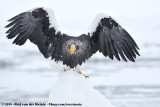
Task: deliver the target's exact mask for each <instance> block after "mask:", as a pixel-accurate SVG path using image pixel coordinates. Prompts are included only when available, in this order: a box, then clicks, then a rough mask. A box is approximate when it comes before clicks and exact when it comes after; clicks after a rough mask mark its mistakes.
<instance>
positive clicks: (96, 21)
mask: <svg viewBox="0 0 160 107" xmlns="http://www.w3.org/2000/svg"><path fill="white" fill-rule="evenodd" d="M102 18H110V16H109V15H107V14H104V13H99V14H97V15H96V17H95V18H94V19H93V21H92V23H91V24H90V26H89V29H88V32H89V33H90V34H92V33H93V32H95V30H96V28H97V26H98V24H99V23H100V21H101V19H102Z"/></svg>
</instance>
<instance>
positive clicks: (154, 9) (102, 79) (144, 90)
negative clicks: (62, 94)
mask: <svg viewBox="0 0 160 107" xmlns="http://www.w3.org/2000/svg"><path fill="white" fill-rule="evenodd" d="M14 4H15V5H14ZM159 4H160V1H158V0H147V1H146V0H141V1H140V0H134V1H128V0H120V1H114V0H110V1H108V0H105V1H103V0H97V1H93V0H88V1H85V0H84V1H83V0H81V1H75V0H67V1H61V0H57V1H56V0H35V1H34V2H33V1H32V0H27V1H22V0H13V1H10V0H5V1H3V2H1V4H0V14H1V16H2V15H3V17H1V20H0V102H47V100H48V96H49V93H50V91H51V89H52V87H53V86H54V84H55V82H56V80H57V79H58V78H59V74H58V73H56V72H53V71H52V69H51V67H50V65H49V63H50V62H49V60H46V59H44V58H43V56H42V55H41V54H40V52H39V51H38V49H37V47H36V46H34V45H32V44H31V43H27V44H25V45H24V46H23V47H19V46H14V45H12V44H11V41H12V40H7V39H6V38H5V34H4V32H5V30H6V29H4V28H3V27H4V26H5V25H6V24H7V22H6V20H7V19H9V18H11V17H12V16H14V15H16V14H18V13H20V12H23V11H25V10H30V9H32V8H34V7H40V6H47V7H48V6H49V7H51V8H53V9H54V12H55V15H56V19H57V21H58V24H59V27H60V29H61V30H62V31H63V32H64V33H67V34H71V32H73V34H74V35H78V34H81V33H83V32H87V28H88V26H89V25H90V22H92V19H93V18H94V17H95V15H96V14H97V13H98V12H103V13H107V14H109V15H111V16H113V17H114V18H115V19H117V20H118V22H119V23H120V24H121V25H122V26H123V27H124V28H125V29H126V30H127V31H128V32H129V33H130V34H131V35H132V37H133V38H134V39H135V41H136V42H137V44H138V45H139V47H140V49H141V50H140V54H141V56H140V57H137V60H136V63H132V62H128V63H125V62H123V61H122V62H119V61H116V60H114V61H111V60H110V59H108V58H104V57H103V56H102V55H101V54H96V55H94V56H93V57H92V58H91V59H90V60H89V61H87V62H86V63H85V64H83V66H82V72H83V73H84V74H86V75H89V76H90V78H89V79H88V82H89V83H90V84H91V85H93V87H94V88H95V89H96V90H98V91H99V92H101V93H102V94H103V95H104V96H106V97H107V98H108V99H109V100H110V101H111V103H112V104H113V105H115V107H160V56H159V54H160V15H159V14H158V13H159V11H160V7H159ZM84 88H85V87H84Z"/></svg>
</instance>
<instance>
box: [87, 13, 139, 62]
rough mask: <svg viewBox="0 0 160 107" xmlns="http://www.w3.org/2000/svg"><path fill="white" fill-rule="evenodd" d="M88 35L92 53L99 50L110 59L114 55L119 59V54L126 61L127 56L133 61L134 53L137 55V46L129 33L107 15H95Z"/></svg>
mask: <svg viewBox="0 0 160 107" xmlns="http://www.w3.org/2000/svg"><path fill="white" fill-rule="evenodd" d="M89 35H90V36H91V37H90V39H91V43H90V44H91V47H92V54H93V53H95V52H97V51H98V50H99V52H102V53H103V55H104V56H106V57H107V56H108V57H109V58H111V59H112V60H113V58H114V57H116V58H117V59H118V60H120V56H121V58H122V59H123V60H124V61H127V59H126V57H127V58H128V59H129V60H130V61H133V62H134V61H135V58H136V55H139V53H138V51H137V49H139V48H138V46H137V44H136V42H135V41H134V40H133V38H132V37H131V36H130V34H129V33H128V32H127V31H126V30H125V29H124V28H122V27H121V26H120V25H119V24H118V23H117V22H116V21H115V20H114V19H113V18H112V17H110V16H108V15H104V14H99V15H97V16H96V18H95V20H94V22H93V23H92V24H91V27H90V32H89Z"/></svg>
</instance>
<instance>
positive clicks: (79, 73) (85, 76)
mask: <svg viewBox="0 0 160 107" xmlns="http://www.w3.org/2000/svg"><path fill="white" fill-rule="evenodd" d="M79 74H82V75H83V76H85V77H86V78H89V76H86V75H84V74H83V73H82V72H79Z"/></svg>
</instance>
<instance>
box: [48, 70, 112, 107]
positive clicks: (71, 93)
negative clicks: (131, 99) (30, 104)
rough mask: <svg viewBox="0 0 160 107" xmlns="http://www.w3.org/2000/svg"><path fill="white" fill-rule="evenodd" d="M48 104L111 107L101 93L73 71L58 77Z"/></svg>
mask: <svg viewBox="0 0 160 107" xmlns="http://www.w3.org/2000/svg"><path fill="white" fill-rule="evenodd" d="M48 103H54V104H73V103H74V104H82V106H81V107H113V105H112V104H111V103H110V102H109V101H108V100H107V99H106V98H105V97H104V96H103V95H102V94H101V93H99V92H98V91H97V90H95V89H94V88H93V87H92V86H91V85H90V84H89V82H88V80H87V79H86V78H85V77H84V76H83V75H80V74H78V73H77V72H75V71H73V70H69V71H66V72H63V73H62V74H61V75H60V78H59V79H58V80H57V81H56V83H55V84H54V87H53V89H52V91H51V93H50V95H49V101H48ZM57 107H60V106H57Z"/></svg>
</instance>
